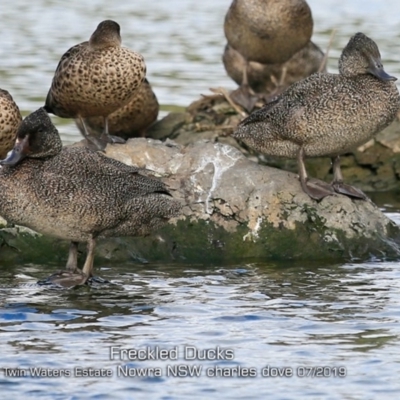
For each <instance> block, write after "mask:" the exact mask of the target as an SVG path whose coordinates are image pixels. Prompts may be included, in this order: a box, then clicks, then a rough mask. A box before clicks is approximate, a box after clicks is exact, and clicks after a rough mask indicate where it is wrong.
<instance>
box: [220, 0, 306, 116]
mask: <svg viewBox="0 0 400 400" xmlns="http://www.w3.org/2000/svg"><path fill="white" fill-rule="evenodd" d="M312 30H313V19H312V15H311V9H310V7H309V6H308V4H307V2H306V1H305V0H233V2H232V4H231V6H230V8H229V10H228V12H227V14H226V16H225V22H224V31H225V36H226V38H227V40H228V44H229V45H230V46H231V47H232V48H233V49H235V50H236V51H238V52H239V53H240V54H241V55H242V56H243V57H244V59H245V61H246V66H245V68H243V78H242V83H241V86H240V88H239V89H238V90H237V91H235V92H233V93H232V97H233V99H234V100H235V101H236V102H237V103H238V104H240V105H242V106H243V107H244V108H246V109H247V110H251V109H252V105H253V104H254V101H252V92H251V90H250V88H249V85H248V77H247V68H248V66H247V63H248V62H250V61H256V62H258V63H261V64H281V63H284V62H285V61H287V60H289V58H290V57H292V56H293V55H294V54H295V53H296V52H298V51H299V50H300V49H301V48H303V47H304V46H305V45H306V44H307V43H308V42H309V40H310V39H311V35H312Z"/></svg>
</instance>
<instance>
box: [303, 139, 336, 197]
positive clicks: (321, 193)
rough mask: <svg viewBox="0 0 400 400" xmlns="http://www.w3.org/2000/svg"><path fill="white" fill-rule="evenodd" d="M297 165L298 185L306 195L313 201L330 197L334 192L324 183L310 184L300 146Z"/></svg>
mask: <svg viewBox="0 0 400 400" xmlns="http://www.w3.org/2000/svg"><path fill="white" fill-rule="evenodd" d="M297 164H298V168H299V176H300V183H301V187H302V189H303V191H304V192H305V193H307V194H308V195H309V196H310V197H311V198H312V199H314V200H322V199H323V198H324V197H326V196H330V195H332V194H334V193H335V192H334V191H333V190H332V188H331V186H330V185H328V184H327V183H325V182H322V181H318V182H317V183H316V182H310V180H309V178H308V176H307V171H306V166H305V164H304V147H303V146H301V147H300V149H299V152H298V153H297Z"/></svg>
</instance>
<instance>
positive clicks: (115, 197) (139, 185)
mask: <svg viewBox="0 0 400 400" xmlns="http://www.w3.org/2000/svg"><path fill="white" fill-rule="evenodd" d="M1 164H2V167H1V168H0V192H1V194H2V195H1V196H0V215H2V216H3V217H4V218H5V219H6V220H8V221H9V222H11V223H14V224H19V225H23V226H26V227H29V228H31V229H33V230H35V231H37V232H41V233H43V234H45V235H50V236H54V237H57V238H60V239H65V240H70V241H71V246H70V252H69V256H68V261H67V265H66V269H65V270H64V271H61V272H58V273H56V274H54V275H52V276H51V277H50V278H49V281H50V282H54V283H58V284H60V285H62V286H73V285H77V284H83V283H85V282H86V281H87V279H88V278H89V277H91V276H92V273H93V259H94V249H95V243H96V239H97V238H100V237H110V236H143V235H147V234H149V233H150V232H151V231H153V230H154V229H156V228H158V227H160V226H161V225H163V224H164V223H165V222H167V221H168V219H169V218H171V217H173V216H176V215H177V214H178V213H179V210H180V204H179V202H178V201H176V200H174V199H173V198H172V197H171V195H170V193H169V192H168V189H167V187H166V186H165V185H164V184H163V183H162V182H161V181H159V180H157V179H155V178H152V177H149V176H147V175H148V174H147V173H143V172H141V171H142V170H139V169H138V168H135V167H131V166H128V165H125V164H123V163H121V162H119V161H116V160H113V159H111V158H108V157H106V156H105V155H104V154H103V153H101V152H96V151H92V150H90V149H88V148H86V147H64V148H63V147H62V143H61V139H60V136H59V134H58V131H57V129H56V128H55V127H54V125H53V124H52V122H51V120H50V118H49V116H48V115H47V113H46V111H45V110H44V108H41V109H39V110H37V111H35V112H34V113H32V114H30V115H29V116H28V117H26V118H25V119H24V120H23V122H22V123H21V125H20V127H19V129H18V133H17V139H16V142H15V146H14V148H13V150H12V152H10V154H9V156H8V157H7V159H6V160H4V161H2V162H1ZM79 242H87V248H88V251H87V257H86V261H85V263H84V266H83V270H82V271H80V270H79V269H78V267H77V249H78V243H79Z"/></svg>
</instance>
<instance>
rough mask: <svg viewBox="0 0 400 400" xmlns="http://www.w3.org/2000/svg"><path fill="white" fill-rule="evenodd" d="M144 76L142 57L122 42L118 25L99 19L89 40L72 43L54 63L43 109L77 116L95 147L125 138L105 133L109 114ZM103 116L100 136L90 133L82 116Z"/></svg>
mask: <svg viewBox="0 0 400 400" xmlns="http://www.w3.org/2000/svg"><path fill="white" fill-rule="evenodd" d="M145 76H146V65H145V62H144V59H143V57H142V56H141V55H140V54H138V53H136V52H134V51H131V50H129V49H128V48H125V47H122V46H121V35H120V26H119V25H118V24H117V23H116V22H115V21H111V20H106V21H103V22H101V23H100V24H99V25H98V27H97V29H96V30H95V31H94V33H93V34H92V36H91V37H90V39H89V41H87V42H83V43H80V44H77V45H76V46H73V47H71V48H70V49H69V50H68V51H67V52H66V53H65V54H64V55H63V56H62V57H61V60H60V62H59V64H58V66H57V69H56V71H55V74H54V78H53V81H52V84H51V87H50V90H49V92H48V94H47V98H46V103H45V109H46V111H47V112H51V113H53V114H55V115H57V116H59V117H61V118H77V119H79V120H80V121H81V123H82V125H83V128H84V129H83V134H84V136H85V138H86V139H88V140H89V141H90V143H91V144H93V145H94V146H95V147H96V148H97V149H99V150H103V149H104V148H105V147H106V145H107V143H110V142H120V143H123V142H124V140H122V139H120V138H118V137H111V136H110V135H109V133H108V116H109V115H110V114H111V113H113V112H114V111H116V110H117V109H118V108H120V107H122V106H124V105H125V104H127V103H128V102H129V101H130V100H131V98H132V97H133V96H134V95H135V92H136V90H137V89H138V88H139V87H140V86H141V84H142V82H143V81H144V79H145ZM89 117H102V118H103V119H104V131H103V134H102V136H101V137H100V138H96V137H95V136H93V135H90V133H89V132H88V130H87V129H86V126H85V122H84V120H85V118H89Z"/></svg>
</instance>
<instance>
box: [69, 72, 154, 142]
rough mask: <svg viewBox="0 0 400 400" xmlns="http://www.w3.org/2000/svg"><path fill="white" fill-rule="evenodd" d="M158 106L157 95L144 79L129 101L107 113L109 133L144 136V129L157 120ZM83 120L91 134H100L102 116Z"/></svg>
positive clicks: (78, 121) (122, 135)
mask: <svg viewBox="0 0 400 400" xmlns="http://www.w3.org/2000/svg"><path fill="white" fill-rule="evenodd" d="M159 108H160V107H159V104H158V101H157V97H156V95H155V94H154V92H153V89H152V88H151V85H150V83H149V82H148V80H147V79H145V80H144V82H143V83H142V84H141V86H140V87H139V89H138V90H137V91H136V92H135V95H134V97H133V98H132V99H131V100H130V102H129V103H128V104H126V105H125V106H123V107H121V108H119V109H118V110H116V111H114V112H113V113H112V114H110V115H109V117H108V130H109V133H110V134H111V135H115V136H120V137H122V138H124V139H129V138H132V137H140V136H145V133H146V132H145V131H146V129H147V128H148V127H149V126H150V125H151V124H152V123H153V122H155V121H156V120H157V116H158V111H159ZM85 122H86V127H87V128H88V130H89V132H90V133H91V134H93V135H97V136H99V135H101V133H102V132H103V130H104V119H103V118H101V117H90V118H86V120H85ZM75 123H76V125H77V126H78V128H79V129H80V131H81V132H83V126H82V124H81V122H80V120H79V119H75Z"/></svg>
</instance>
